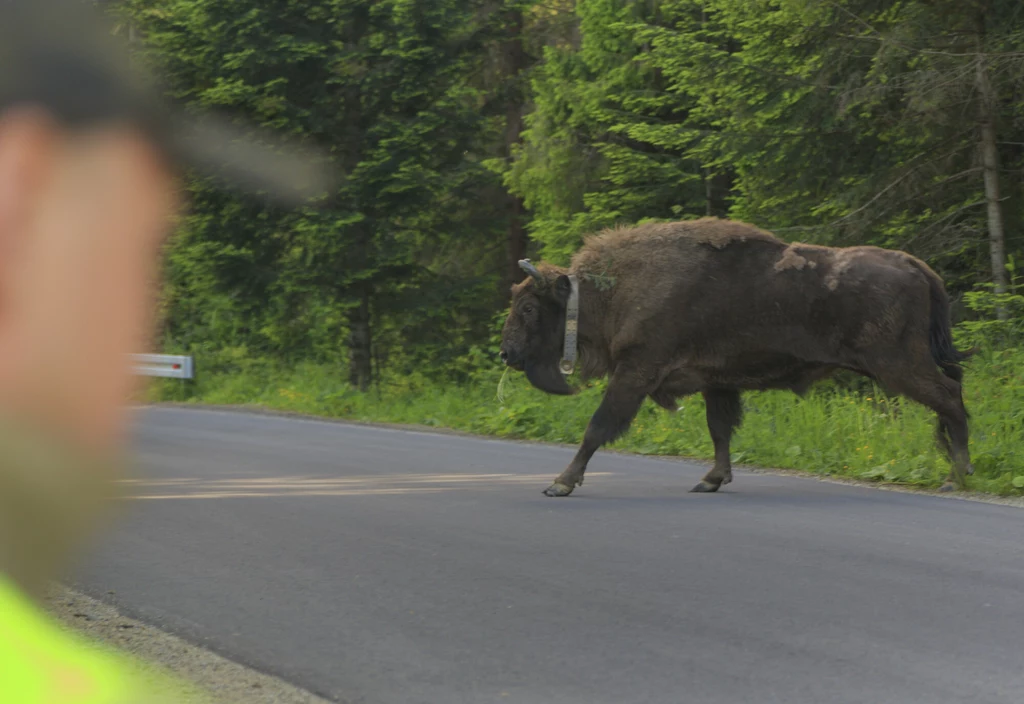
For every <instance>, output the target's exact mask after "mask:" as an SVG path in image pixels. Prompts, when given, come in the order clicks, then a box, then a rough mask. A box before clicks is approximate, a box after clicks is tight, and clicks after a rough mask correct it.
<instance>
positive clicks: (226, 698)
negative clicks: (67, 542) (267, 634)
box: [45, 582, 330, 704]
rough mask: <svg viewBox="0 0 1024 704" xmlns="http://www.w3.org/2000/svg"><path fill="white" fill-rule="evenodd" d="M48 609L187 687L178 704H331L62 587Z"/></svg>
mask: <svg viewBox="0 0 1024 704" xmlns="http://www.w3.org/2000/svg"><path fill="white" fill-rule="evenodd" d="M45 606H46V608H47V610H48V611H49V613H51V614H52V615H53V616H54V617H55V619H56V620H57V623H58V624H59V625H60V626H61V627H62V628H66V629H68V630H70V631H72V632H76V633H79V634H81V635H84V636H85V637H87V638H89V639H91V640H92V641H94V642H96V643H98V644H102V645H106V646H108V647H112V648H115V649H117V650H118V651H120V652H121V653H124V654H126V655H129V656H130V657H133V658H135V659H136V660H137V661H138V662H139V664H140V672H142V673H143V674H145V673H146V671H147V669H146V668H151V669H155V670H157V671H162V672H164V673H169V674H171V675H172V676H173V677H176V678H177V679H178V680H179V681H181V682H182V684H183V686H184V692H183V693H182V697H181V698H180V699H178V700H177V701H178V702H179V704H211V702H215V703H217V704H243V703H244V704H329V702H330V700H327V699H324V698H322V697H320V696H318V695H316V694H313V693H311V692H309V691H307V690H304V689H302V688H301V687H298V686H297V685H294V684H292V683H290V682H287V681H285V680H283V679H281V678H279V677H275V676H273V675H269V674H266V673H264V672H260V671H258V670H255V669H253V668H251V667H248V666H246V665H243V664H241V663H239V662H236V661H235V660H232V659H230V658H227V657H224V656H223V655H220V654H218V653H215V652H213V651H212V650H209V649H207V648H203V647H202V646H199V645H196V644H195V643H191V642H189V641H188V640H186V639H184V638H182V637H180V636H177V635H174V634H173V633H170V632H168V631H164V630H162V629H160V628H158V627H156V626H154V625H152V624H150V623H146V622H145V621H140V620H138V619H135V618H130V617H128V616H125V615H124V614H123V613H122V612H121V611H120V610H119V609H118V608H117V607H116V606H114V605H112V604H110V603H108V602H105V601H102V600H100V599H96V598H94V597H91V596H89V595H87V594H85V593H83V592H81V591H78V590H77V589H75V588H73V587H71V586H69V585H68V584H66V583H63V582H56V583H54V584H52V585H51V586H50V588H49V590H48V593H47V595H46V602H45Z"/></svg>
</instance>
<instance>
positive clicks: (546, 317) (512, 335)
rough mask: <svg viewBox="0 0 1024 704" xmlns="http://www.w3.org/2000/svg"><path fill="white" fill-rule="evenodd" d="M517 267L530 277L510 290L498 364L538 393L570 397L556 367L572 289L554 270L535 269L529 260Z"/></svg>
mask: <svg viewBox="0 0 1024 704" xmlns="http://www.w3.org/2000/svg"><path fill="white" fill-rule="evenodd" d="M519 265H520V266H521V267H522V268H523V270H524V271H526V273H528V274H529V275H530V276H529V277H528V278H527V279H526V280H525V281H523V282H522V283H520V284H517V285H515V286H513V287H512V305H511V307H510V309H509V313H508V318H507V319H506V320H505V327H504V328H503V329H502V331H501V360H502V361H503V362H504V363H505V364H507V365H508V366H510V367H512V368H513V369H517V370H519V371H523V372H526V378H527V379H529V380H530V383H531V384H533V385H534V386H536V387H537V388H538V389H540V390H541V391H546V392H547V393H549V394H561V395H568V394H571V393H573V390H572V387H570V386H569V385H568V384H567V383H566V381H565V377H564V376H563V375H562V372H561V371H560V370H559V368H558V363H559V361H560V360H561V358H562V341H563V336H564V335H565V308H566V305H567V304H568V302H569V294H570V293H571V292H572V285H571V284H570V282H569V277H568V276H566V275H565V274H563V273H562V272H561V271H559V270H557V269H555V268H554V267H544V271H541V270H539V269H537V268H536V267H535V266H534V265H533V264H530V262H529V260H523V261H521V262H519Z"/></svg>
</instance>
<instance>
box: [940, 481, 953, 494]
mask: <svg viewBox="0 0 1024 704" xmlns="http://www.w3.org/2000/svg"><path fill="white" fill-rule="evenodd" d="M939 491H941V492H948V491H956V484H954V483H953V482H946V483H945V484H943V485H942V486H940V487H939Z"/></svg>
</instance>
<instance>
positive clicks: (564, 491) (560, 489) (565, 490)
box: [544, 482, 573, 496]
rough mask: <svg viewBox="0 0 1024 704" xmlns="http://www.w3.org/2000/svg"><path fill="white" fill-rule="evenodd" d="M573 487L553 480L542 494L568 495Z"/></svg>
mask: <svg viewBox="0 0 1024 704" xmlns="http://www.w3.org/2000/svg"><path fill="white" fill-rule="evenodd" d="M572 490H573V487H571V486H566V485H565V484H560V483H558V482H555V483H554V484H552V485H551V486H549V487H548V488H547V489H545V490H544V496H568V495H569V494H571V493H572Z"/></svg>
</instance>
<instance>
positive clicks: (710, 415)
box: [690, 389, 743, 492]
mask: <svg viewBox="0 0 1024 704" xmlns="http://www.w3.org/2000/svg"><path fill="white" fill-rule="evenodd" d="M704 405H705V407H706V409H707V412H706V413H707V419H708V431H710V433H711V440H712V442H714V443H715V467H714V469H712V470H711V471H710V472H708V473H707V474H705V475H704V478H703V479H701V481H700V484H698V485H697V486H695V487H693V489H691V490H690V491H696V492H710V491H718V489H719V488H720V487H722V486H723V485H725V484H728V483H729V482H731V481H732V462H731V460H730V459H729V442H730V440H731V439H732V432H733V430H735V429H736V428H737V427H739V424H740V421H741V420H742V419H743V404H742V403H741V402H740V392H739V391H736V390H735V389H715V390H713V391H705V392H704Z"/></svg>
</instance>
